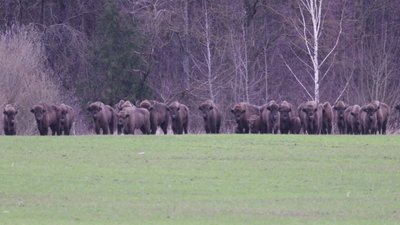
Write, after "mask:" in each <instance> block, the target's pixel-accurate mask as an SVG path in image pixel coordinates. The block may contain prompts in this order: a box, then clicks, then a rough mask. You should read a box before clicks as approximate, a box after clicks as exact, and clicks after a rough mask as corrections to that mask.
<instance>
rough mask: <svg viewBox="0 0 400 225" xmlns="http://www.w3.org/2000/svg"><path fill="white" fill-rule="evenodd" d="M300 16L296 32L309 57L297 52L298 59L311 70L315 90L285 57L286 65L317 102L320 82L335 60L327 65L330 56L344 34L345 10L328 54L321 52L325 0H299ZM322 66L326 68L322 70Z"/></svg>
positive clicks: (297, 19)
mask: <svg viewBox="0 0 400 225" xmlns="http://www.w3.org/2000/svg"><path fill="white" fill-rule="evenodd" d="M297 5H298V13H299V16H298V17H297V18H296V20H295V21H293V25H294V28H295V31H296V34H297V35H298V36H299V37H300V39H301V40H302V41H303V43H304V49H303V50H304V51H305V52H306V55H307V56H308V59H305V60H304V59H303V58H301V57H300V56H298V55H297V54H296V53H295V51H294V50H293V49H292V51H293V53H295V55H296V57H297V58H298V60H299V61H300V62H301V63H302V64H303V65H304V66H305V68H306V70H309V71H311V76H310V78H311V80H312V82H313V84H314V90H313V91H309V90H308V88H307V86H306V85H305V82H304V81H303V80H302V79H301V78H300V77H299V76H298V74H296V73H295V71H294V70H293V69H292V68H291V66H290V65H289V64H288V63H287V62H286V60H285V59H284V63H285V65H286V67H287V68H288V69H289V71H290V73H291V74H292V75H293V76H294V77H295V79H296V81H297V82H298V83H299V84H300V85H301V87H302V88H303V89H304V90H305V92H306V93H307V95H308V96H309V97H310V98H311V99H312V100H314V101H316V102H317V103H319V101H320V84H321V82H322V81H323V79H324V78H325V76H327V74H328V73H329V70H330V69H331V67H332V65H333V62H331V63H330V65H325V64H326V63H327V62H328V59H329V58H330V57H334V55H335V54H334V53H335V50H336V47H337V46H338V44H339V40H340V36H341V34H342V23H343V11H344V7H343V9H342V13H341V15H340V21H339V28H338V32H337V36H336V38H335V41H334V44H333V46H332V47H331V48H330V49H329V50H328V52H327V53H326V54H321V50H320V46H321V44H322V41H321V35H322V32H323V30H324V25H325V15H326V14H325V12H323V0H298V1H297ZM322 68H325V69H324V70H322Z"/></svg>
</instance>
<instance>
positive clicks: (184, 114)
mask: <svg viewBox="0 0 400 225" xmlns="http://www.w3.org/2000/svg"><path fill="white" fill-rule="evenodd" d="M167 110H168V112H169V114H170V116H171V123H172V124H171V125H172V131H173V132H174V134H183V133H186V134H187V133H188V126H189V108H188V107H187V106H186V105H184V104H181V103H179V102H178V101H174V102H172V103H171V104H169V105H168V108H167Z"/></svg>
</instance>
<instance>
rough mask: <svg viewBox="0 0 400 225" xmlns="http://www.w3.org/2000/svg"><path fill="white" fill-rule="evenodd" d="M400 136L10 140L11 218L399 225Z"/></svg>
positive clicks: (5, 163)
mask: <svg viewBox="0 0 400 225" xmlns="http://www.w3.org/2000/svg"><path fill="white" fill-rule="evenodd" d="M399 200H400V138H399V137H396V136H386V137H382V136H380V137H378V136H374V137H371V136H358V137H353V136H341V137H340V136H329V137H322V136H313V137H312V136H269V135H218V136H210V135H193V136H190V135H189V136H134V137H132V136H122V137H117V136H112V137H111V136H108V137H94V136H86V137H84V136H80V137H0V224H13V225H15V224H40V225H42V224H218V225H220V224H385V223H386V224H395V223H397V222H398V221H400V201H399Z"/></svg>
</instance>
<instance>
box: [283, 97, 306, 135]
mask: <svg viewBox="0 0 400 225" xmlns="http://www.w3.org/2000/svg"><path fill="white" fill-rule="evenodd" d="M279 119H280V122H279V129H280V131H281V134H289V133H292V134H298V133H300V130H301V121H300V117H298V116H295V115H294V110H293V105H292V104H290V103H288V102H287V101H283V102H281V104H280V105H279Z"/></svg>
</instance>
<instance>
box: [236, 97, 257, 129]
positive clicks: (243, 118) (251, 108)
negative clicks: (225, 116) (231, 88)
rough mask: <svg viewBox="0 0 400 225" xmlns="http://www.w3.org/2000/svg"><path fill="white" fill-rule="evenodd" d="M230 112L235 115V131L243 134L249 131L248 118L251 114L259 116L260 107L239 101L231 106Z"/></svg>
mask: <svg viewBox="0 0 400 225" xmlns="http://www.w3.org/2000/svg"><path fill="white" fill-rule="evenodd" d="M231 113H232V114H233V115H234V116H235V121H236V123H237V127H236V129H235V132H236V133H239V134H243V133H249V131H250V127H249V118H250V116H251V115H258V116H260V109H259V107H258V106H255V105H252V104H249V103H247V102H240V103H237V104H235V105H234V106H233V107H232V108H231Z"/></svg>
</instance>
